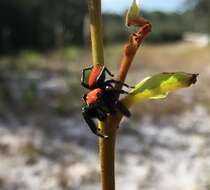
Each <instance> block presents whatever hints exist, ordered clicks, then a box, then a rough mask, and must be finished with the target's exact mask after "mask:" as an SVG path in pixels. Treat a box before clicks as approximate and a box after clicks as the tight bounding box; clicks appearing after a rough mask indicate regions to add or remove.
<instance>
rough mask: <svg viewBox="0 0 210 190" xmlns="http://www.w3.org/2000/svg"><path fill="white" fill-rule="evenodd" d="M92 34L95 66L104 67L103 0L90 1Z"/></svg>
mask: <svg viewBox="0 0 210 190" xmlns="http://www.w3.org/2000/svg"><path fill="white" fill-rule="evenodd" d="M88 9H89V16H90V33H91V45H92V60H93V65H96V64H100V65H104V52H103V34H102V18H101V0H89V1H88Z"/></svg>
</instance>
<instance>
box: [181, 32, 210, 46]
mask: <svg viewBox="0 0 210 190" xmlns="http://www.w3.org/2000/svg"><path fill="white" fill-rule="evenodd" d="M183 40H184V41H187V42H192V43H194V44H195V45H196V46H197V47H205V46H207V45H208V44H209V43H210V37H209V35H208V34H205V33H193V32H186V33H184V35H183Z"/></svg>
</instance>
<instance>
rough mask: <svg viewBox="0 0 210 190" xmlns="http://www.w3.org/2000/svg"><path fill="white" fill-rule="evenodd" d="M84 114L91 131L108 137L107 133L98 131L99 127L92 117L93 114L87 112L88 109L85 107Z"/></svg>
mask: <svg viewBox="0 0 210 190" xmlns="http://www.w3.org/2000/svg"><path fill="white" fill-rule="evenodd" d="M82 115H83V118H84V120H85V121H86V123H87V124H88V126H89V128H90V129H91V131H92V132H93V133H94V134H95V135H97V136H99V137H102V138H108V136H107V135H102V134H101V133H99V131H98V127H97V126H96V124H95V123H94V121H93V120H92V119H91V116H90V115H89V114H88V113H87V110H85V109H83V110H82Z"/></svg>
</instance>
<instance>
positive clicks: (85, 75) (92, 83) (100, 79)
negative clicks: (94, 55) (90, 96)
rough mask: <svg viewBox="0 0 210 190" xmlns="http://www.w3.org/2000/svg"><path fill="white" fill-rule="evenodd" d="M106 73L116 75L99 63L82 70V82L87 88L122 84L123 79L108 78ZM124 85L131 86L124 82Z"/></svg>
mask: <svg viewBox="0 0 210 190" xmlns="http://www.w3.org/2000/svg"><path fill="white" fill-rule="evenodd" d="M106 73H107V74H108V75H109V76H111V77H113V76H114V75H113V74H112V73H111V72H110V71H109V70H108V69H107V68H106V67H105V66H100V65H99V64H97V65H95V66H91V67H88V68H86V69H84V70H83V71H82V78H81V84H82V86H84V87H85V88H87V89H90V90H93V89H95V88H106V86H110V87H113V84H121V83H122V82H121V81H117V80H114V79H109V80H106ZM122 85H123V86H126V87H130V86H129V85H127V84H125V83H122Z"/></svg>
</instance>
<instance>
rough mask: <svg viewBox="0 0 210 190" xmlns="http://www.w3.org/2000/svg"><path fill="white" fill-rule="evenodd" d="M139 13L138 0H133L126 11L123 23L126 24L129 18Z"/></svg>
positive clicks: (137, 15)
mask: <svg viewBox="0 0 210 190" xmlns="http://www.w3.org/2000/svg"><path fill="white" fill-rule="evenodd" d="M139 13H140V6H139V3H138V0H133V3H132V5H131V6H130V8H129V9H128V12H127V14H126V18H125V25H126V26H128V22H129V20H132V19H135V18H136V17H139Z"/></svg>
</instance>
